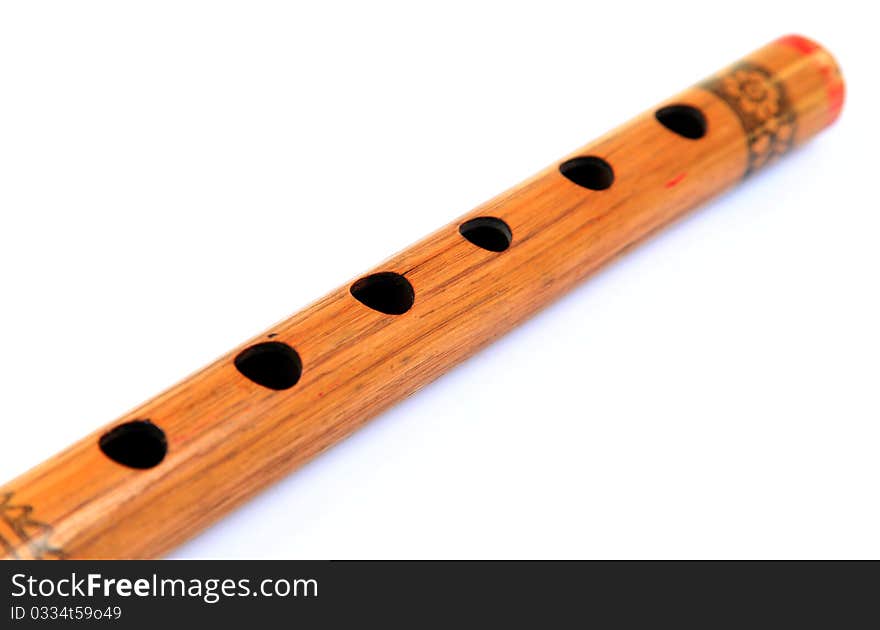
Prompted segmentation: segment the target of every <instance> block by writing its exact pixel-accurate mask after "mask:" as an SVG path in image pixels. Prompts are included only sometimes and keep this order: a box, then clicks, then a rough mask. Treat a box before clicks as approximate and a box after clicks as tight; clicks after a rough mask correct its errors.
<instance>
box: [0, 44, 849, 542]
mask: <svg viewBox="0 0 880 630" xmlns="http://www.w3.org/2000/svg"><path fill="white" fill-rule="evenodd" d="M843 95H844V88H843V80H842V78H841V75H840V71H839V69H838V67H837V64H836V63H835V61H834V60H833V58H832V57H831V55H830V54H829V53H828V52H827V51H826V50H825V49H823V48H822V47H821V46H819V45H818V44H816V43H814V42H812V41H810V40H808V39H806V38H804V37H801V36H797V35H789V36H786V37H782V38H780V39H778V40H776V41H774V42H772V43H770V44H768V45H767V46H765V47H763V48H761V49H759V50H757V51H755V52H754V53H752V54H750V55H748V56H747V57H745V58H744V59H742V60H741V61H739V62H737V63H735V64H734V65H732V66H730V67H728V68H726V69H725V70H723V71H721V72H720V73H718V74H717V75H715V76H713V77H711V78H709V79H708V80H706V81H704V82H702V83H699V84H698V85H696V86H694V87H692V88H690V89H687V90H685V91H683V92H681V93H679V94H678V95H676V96H674V97H673V98H671V99H669V100H668V101H666V102H664V103H662V104H661V105H660V106H659V107H657V108H656V109H652V110H650V111H647V112H645V113H643V114H642V115H640V116H638V117H636V118H635V119H633V120H631V121H630V122H628V123H626V124H624V125H622V126H621V127H618V128H617V129H615V130H614V131H612V132H610V133H608V134H607V135H605V136H603V137H601V138H600V139H598V140H596V141H595V142H592V143H590V144H587V145H585V146H583V147H582V148H580V149H578V150H577V151H575V152H573V153H572V154H570V155H568V156H566V157H565V158H563V159H561V160H560V161H558V162H556V163H554V164H552V165H550V166H549V167H547V168H546V169H545V170H543V171H541V172H540V173H538V174H537V175H535V176H533V177H532V178H530V179H528V180H527V181H525V182H523V183H522V184H520V185H518V186H516V187H514V188H513V189H511V190H509V191H507V192H505V193H502V194H501V195H499V196H498V197H496V198H494V199H492V200H490V201H489V202H487V203H485V204H483V205H482V206H480V207H478V208H476V209H475V210H473V211H472V212H470V213H468V214H466V215H464V216H462V217H461V218H459V219H457V220H456V221H454V222H452V223H450V224H449V225H447V226H445V227H443V228H442V229H440V230H438V231H437V232H435V233H433V234H431V235H430V236H428V237H427V238H425V239H423V240H421V241H420V242H418V243H416V244H415V245H413V246H411V247H410V248H408V249H406V250H404V251H402V252H400V253H398V254H396V255H394V256H392V257H391V258H389V259H388V260H386V261H385V262H383V263H382V264H381V265H379V266H378V267H376V268H375V269H374V270H373V271H372V272H370V273H369V274H366V275H364V276H363V277H360V278H357V279H355V280H354V281H353V282H350V283H348V284H346V285H344V286H342V287H340V288H338V289H336V290H335V291H333V292H331V293H329V294H328V295H326V296H324V297H323V298H321V299H319V300H318V301H316V302H314V303H313V304H311V305H310V306H308V307H307V308H305V309H304V310H302V311H301V312H299V313H297V314H295V315H293V316H292V317H290V318H289V319H287V320H285V321H283V322H280V323H279V324H277V325H275V326H273V327H272V328H270V329H269V330H267V331H265V332H263V333H261V334H260V335H258V336H256V337H254V338H253V339H251V340H249V341H247V342H246V343H244V344H243V345H241V346H240V347H238V348H235V349H234V350H232V351H231V352H229V353H228V354H226V355H224V356H223V357H221V358H220V359H218V360H217V361H216V362H214V363H212V364H211V365H209V366H207V367H206V368H204V369H203V370H201V371H199V372H197V373H196V374H194V375H192V376H191V377H189V378H187V379H186V380H184V381H182V382H181V383H178V384H177V385H175V386H173V387H171V388H170V389H168V390H167V391H165V392H164V393H162V394H160V395H158V396H157V397H155V398H153V399H152V400H150V401H148V402H146V403H145V404H143V405H141V406H139V407H136V408H135V409H133V410H132V411H131V412H130V413H128V414H126V415H125V416H123V417H122V418H120V419H119V420H118V421H116V422H113V423H111V424H109V425H107V426H104V427H102V428H100V429H98V430H97V431H95V432H94V433H92V434H91V435H88V436H86V437H85V438H83V439H82V440H80V441H78V442H76V443H75V444H73V445H72V446H70V447H69V448H67V449H65V450H64V451H62V452H60V453H58V454H57V455H55V456H54V457H52V458H50V459H49V460H47V461H46V462H44V463H42V464H40V465H38V466H36V467H35V468H33V469H32V470H30V471H28V472H26V473H24V474H23V475H21V476H20V477H18V478H17V479H14V480H13V481H11V482H9V483H8V484H6V485H5V486H3V487H2V488H0V557H4V556H5V557H6V558H47V559H48V558H53V559H61V558H150V557H156V556H161V555H162V554H164V553H166V552H167V551H168V550H170V549H171V548H173V547H174V546H175V545H178V544H180V543H181V542H183V541H185V540H186V539H188V538H189V537H191V536H193V535H194V534H196V533H198V532H199V531H201V530H202V529H204V528H205V527H207V526H208V525H210V524H211V523H212V522H214V521H215V520H217V519H218V518H220V517H221V516H223V515H224V514H226V513H227V512H229V511H230V510H232V509H234V508H235V507H236V506H237V505H239V504H241V503H242V502H243V501H245V500H247V499H248V498H249V497H251V496H252V495H254V494H255V493H256V492H258V491H259V490H261V489H262V488H264V487H266V486H267V485H269V484H271V483H272V482H274V481H276V480H278V479H279V478H281V477H282V476H284V475H287V474H288V473H290V472H291V471H293V470H295V469H297V468H298V467H300V466H301V465H302V464H304V463H305V462H306V461H308V460H309V459H311V458H312V457H314V456H315V455H317V454H318V453H320V452H321V451H323V450H325V449H327V448H329V447H330V446H332V445H333V444H335V443H336V442H338V441H340V440H342V439H343V438H345V437H346V436H347V435H349V434H350V433H351V432H353V431H354V430H355V429H357V428H358V427H360V426H361V425H363V424H364V423H365V422H366V421H367V420H369V419H370V418H372V417H373V416H375V415H376V414H378V413H380V412H381V411H382V410H383V409H385V408H387V407H389V406H390V405H392V404H394V403H395V402H397V401H399V400H401V399H403V398H404V397H406V396H409V395H410V394H412V393H413V392H415V391H416V390H418V389H419V388H421V387H422V386H424V385H425V384H427V383H429V382H430V381H431V380H433V379H434V378H436V377H437V376H439V375H440V374H442V373H443V372H445V371H446V370H449V369H450V368H451V367H453V366H454V365H456V364H457V363H459V362H460V361H462V360H464V359H466V358H467V357H469V356H470V355H472V354H473V353H475V352H476V351H478V350H479V349H480V348H482V347H483V346H485V345H486V344H488V343H490V342H491V341H493V340H494V339H495V338H497V337H499V336H500V335H502V334H504V333H505V332H507V331H508V330H509V329H510V328H512V327H513V326H516V325H517V324H519V323H520V322H522V321H524V320H525V319H526V318H528V317H529V316H530V315H532V314H533V313H535V312H536V311H537V310H538V309H540V308H541V307H543V306H545V305H546V304H548V303H549V302H551V301H553V300H554V299H556V298H557V297H559V296H560V295H561V294H563V293H565V292H566V291H567V290H569V289H570V288H571V287H572V286H573V285H575V284H577V283H579V282H581V281H582V280H583V279H584V278H586V277H587V276H589V275H590V274H591V273H592V272H593V271H595V270H596V269H597V268H599V267H601V266H602V265H603V264H604V263H606V262H608V261H609V260H611V259H612V258H614V257H615V256H617V255H618V254H620V253H622V252H624V251H625V250H626V249H627V248H629V247H631V246H633V245H635V244H637V243H638V242H639V241H641V240H642V239H644V238H645V237H647V236H648V235H650V234H652V233H653V232H655V231H656V230H658V229H659V228H661V227H663V226H664V225H666V224H668V223H669V222H671V221H674V220H675V219H676V218H678V217H680V216H682V215H683V214H684V213H686V212H687V211H689V210H691V209H692V208H694V207H695V206H697V205H698V204H700V203H702V202H703V201H705V200H707V199H709V198H711V197H713V196H714V195H717V194H718V193H720V192H722V191H724V190H725V189H727V188H729V187H731V186H733V185H734V184H736V183H738V182H740V181H741V180H742V179H743V178H745V177H746V176H748V175H749V174H751V173H752V172H754V171H756V170H758V169H760V168H762V167H763V166H764V165H765V164H767V163H769V162H771V161H773V160H774V159H776V158H777V157H779V156H781V155H783V154H784V153H786V152H787V151H789V150H790V149H791V148H792V147H794V146H796V145H799V144H801V143H803V142H804V141H806V140H807V139H808V138H810V137H812V136H813V135H815V134H816V133H818V132H819V131H821V130H822V129H824V128H825V127H826V126H828V125H830V124H831V123H832V122H833V121H834V120H835V119H836V117H837V116H838V114H839V113H840V110H841V108H842V105H843ZM6 448H12V445H11V444H10V443H7V445H6Z"/></svg>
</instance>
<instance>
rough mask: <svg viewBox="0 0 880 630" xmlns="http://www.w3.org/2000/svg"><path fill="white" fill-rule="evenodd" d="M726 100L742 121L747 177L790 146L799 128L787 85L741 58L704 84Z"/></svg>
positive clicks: (703, 85)
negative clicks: (745, 138) (746, 145)
mask: <svg viewBox="0 0 880 630" xmlns="http://www.w3.org/2000/svg"><path fill="white" fill-rule="evenodd" d="M702 87H703V88H705V89H707V90H709V91H710V92H712V93H713V94H715V95H716V96H718V97H719V98H721V99H722V100H723V101H724V102H726V103H727V104H728V105H729V106H730V108H731V109H733V111H734V112H736V115H737V116H738V117H739V120H740V122H741V123H742V126H743V130H744V131H745V132H746V137H747V138H748V146H749V163H748V166H747V168H746V172H745V173H744V174H743V176H744V177H745V176H746V175H749V174H750V173H752V172H754V171H756V170H758V169H759V168H761V167H762V166H764V165H765V164H768V163H769V162H772V161H773V160H775V159H776V158H778V157H779V156H781V155H783V154H784V153H786V152H787V151H788V150H789V149H791V147H792V145H793V144H794V135H795V130H796V128H797V121H796V119H795V115H794V111H793V110H792V108H791V104H790V102H789V100H788V96H787V95H786V93H785V87H784V86H783V85H782V84H781V83H779V81H777V80H776V79H774V78H773V75H772V74H770V73H769V72H768V71H767V70H765V69H764V68H761V67H760V66H756V65H755V64H752V63H748V62H742V63H739V64H737V65H735V66H734V67H733V68H732V69H731V70H730V71H729V72H727V73H726V74H723V75H719V76H717V77H713V78H711V79H709V80H707V81H705V82H704V83H703V84H702Z"/></svg>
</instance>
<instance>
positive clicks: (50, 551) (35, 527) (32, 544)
mask: <svg viewBox="0 0 880 630" xmlns="http://www.w3.org/2000/svg"><path fill="white" fill-rule="evenodd" d="M12 496H13V493H12V492H6V493H4V494H0V549H2V551H3V555H4V556H5V557H7V558H14V559H16V560H43V559H46V558H55V559H58V560H63V559H64V558H66V557H67V554H65V553H64V550H62V549H60V548H58V547H53V546H52V543H51V542H50V540H49V539H50V538H51V536H52V526H51V525H48V524H47V523H43V522H41V521H37V520H35V519H34V518H32V514H33V512H34V508H33V507H32V506H30V505H16V504H14V503H13V502H12ZM16 542H17V543H25V545H21V544H14V543H16ZM23 554H24V555H23Z"/></svg>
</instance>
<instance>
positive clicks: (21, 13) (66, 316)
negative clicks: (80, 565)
mask: <svg viewBox="0 0 880 630" xmlns="http://www.w3.org/2000/svg"><path fill="white" fill-rule="evenodd" d="M866 6H869V3H864V2H851V3H844V2H835V3H828V2H820V3H815V4H807V3H804V2H797V3H794V2H791V3H769V2H742V1H738V2H735V3H726V4H725V3H720V4H717V5H715V4H713V3H707V2H690V3H684V2H671V1H667V2H657V3H647V2H645V3H642V2H640V3H633V4H627V3H624V2H602V3H588V2H571V3H556V2H534V3H531V4H516V3H512V2H500V3H494V4H488V3H480V2H467V3H460V4H459V3H450V2H444V3H437V5H436V6H434V7H428V6H427V5H422V4H421V3H403V2H401V3H399V4H386V3H376V2H368V3H366V2H365V3H357V2H351V3H330V2H327V3H301V4H299V5H297V4H294V3H290V2H278V3H269V2H238V3H229V2H204V3H195V2H181V1H180V0H174V1H172V2H159V1H153V2H149V3H119V2H109V1H108V2H76V3H72V2H57V3H25V2H21V3H18V2H4V3H3V4H2V5H0V7H2V8H0V296H2V307H0V348H2V357H0V387H2V398H0V405H2V407H0V409H2V411H0V417H2V423H3V424H2V440H0V480H8V479H11V478H13V477H14V476H16V475H17V474H19V473H21V472H23V471H24V470H26V469H27V468H29V467H31V466H32V465H34V464H36V463H38V462H40V461H41V460H43V459H44V458H46V457H48V456H49V455H51V454H52V453H54V452H56V451H58V450H60V449H62V448H64V447H65V446H66V445H68V444H70V443H71V442H73V441H74V440H75V439H77V438H79V437H81V436H82V435H83V434H85V433H87V432H89V431H91V430H92V429H94V428H96V427H97V426H99V425H102V424H104V423H106V422H108V421H110V420H113V419H114V418H116V417H118V416H120V415H122V414H124V413H125V412H126V411H127V410H128V409H130V408H131V407H133V406H135V405H136V404H137V403H140V402H141V401H143V400H145V399H147V398H149V397H151V396H152V395H154V394H156V393H158V392H159V391H161V390H163V389H164V388H165V387H167V386H169V385H171V384H172V383H174V382H175V381H177V380H179V379H181V378H183V377H184V376H186V375H188V374H189V373H191V372H192V371H194V370H196V369H197V368H199V367H201V366H202V365H203V364H205V363H207V362H209V361H211V360H212V359H214V358H215V357H216V356H218V355H220V354H222V353H224V352H225V351H226V350H228V349H229V348H231V347H233V346H234V345H236V344H237V343H239V342H241V341H242V340H244V339H246V338H248V337H250V336H251V335H253V334H255V333H257V332H259V331H260V330H262V329H264V328H265V327H267V326H269V325H271V324H272V323H274V322H275V321H277V320H279V319H282V318H283V317H285V316H286V315H288V314H290V313H292V312H294V311H295V310H297V309H298V308H300V307H302V306H304V305H306V304H307V303H309V302H311V301H312V300H313V299H315V298H317V297H320V296H321V295H322V294H324V293H325V292H327V291H329V290H330V289H332V288H334V287H336V286H338V285H340V284H343V283H344V282H346V281H347V280H348V279H350V278H352V277H353V276H356V275H357V274H359V273H361V272H363V271H365V270H367V269H369V268H371V267H372V266H373V265H374V264H375V263H378V262H379V261H380V260H382V259H384V258H386V257H387V256H389V255H390V254H392V253H393V252H395V251H397V250H399V249H402V248H404V247H406V246H407V245H408V244H410V243H411V242H413V241H415V240H417V239H419V238H420V237H422V236H424V235H425V234H427V233H428V232H430V231H432V230H433V229H435V228H437V227H439V226H441V225H443V224H445V223H446V222H447V221H449V220H451V219H452V218H454V217H456V216H458V215H459V214H461V213H463V212H465V211H467V210H469V209H470V208H472V207H473V206H475V205H477V204H478V203H480V202H482V201H484V200H486V199H488V198H490V197H492V196H493V195H494V194H496V193H498V192H500V191H502V190H504V189H505V188H507V187H509V186H512V185H514V184H516V183H517V182H518V181H520V180H521V179H523V178H525V177H527V176H529V175H530V174H532V173H533V172H535V171H537V170H538V169H540V168H542V167H543V166H545V165H546V164H549V163H552V162H553V161H555V160H556V159H557V158H558V157H560V156H562V155H563V154H565V153H567V152H568V151H570V150H572V149H574V148H575V147H577V146H580V145H581V144H584V143H586V142H587V141H589V140H591V139H592V138H594V137H596V136H598V135H599V134H601V133H603V132H605V131H607V130H609V129H610V128H612V127H613V126H615V125H617V124H618V123H621V122H623V121H625V120H626V119H628V118H629V117H631V116H633V115H634V114H636V113H638V112H639V111H641V110H644V109H648V108H650V107H652V106H653V105H654V104H655V103H657V102H659V101H660V100H662V99H663V98H665V97H667V96H669V95H671V94H673V93H675V92H676V91H678V90H679V89H681V88H684V87H686V86H687V85H689V84H691V83H694V82H696V81H697V80H699V79H701V78H703V77H704V76H706V75H708V74H710V73H712V72H714V71H715V70H718V69H720V68H721V67H723V66H724V65H726V64H728V63H730V62H732V61H734V60H736V59H737V58H739V57H740V56H742V55H744V54H745V53H747V52H749V51H750V50H752V49H754V48H757V47H759V46H761V45H762V44H764V43H766V42H767V41H769V40H771V39H774V38H776V37H778V36H780V35H783V34H786V33H789V32H800V33H802V34H805V35H808V36H810V37H813V38H816V39H817V40H818V41H820V42H821V43H823V44H824V45H826V46H828V47H829V49H831V50H832V51H833V52H834V53H835V54H836V56H837V58H838V60H839V62H840V64H841V65H842V67H843V70H844V74H845V76H846V78H847V80H848V93H847V104H846V106H845V109H844V112H843V116H842V118H841V119H840V121H839V123H838V124H837V125H836V126H834V127H833V128H831V129H830V130H828V131H827V132H825V134H823V135H822V136H821V137H818V138H817V139H815V140H814V141H813V142H812V143H810V144H809V145H808V146H805V147H803V148H802V149H801V150H798V151H796V152H795V153H794V154H792V155H790V156H788V157H787V158H786V159H785V160H784V161H783V162H780V163H779V164H777V165H776V166H774V167H772V168H771V169H769V170H767V171H765V172H763V173H761V174H759V175H757V176H755V177H753V178H751V179H750V180H749V181H748V182H747V184H746V185H745V186H743V187H741V188H739V189H737V190H736V191H734V192H732V193H730V194H727V195H725V196H724V197H722V198H721V199H718V200H716V201H714V202H712V203H711V204H709V205H708V206H706V207H705V208H703V209H702V210H701V211H699V212H698V213H696V214H694V215H692V216H691V217H690V218H688V219H686V220H685V221H683V222H681V223H679V224H677V225H675V226H673V227H672V228H671V229H669V230H667V231H665V232H664V233H662V234H661V235H660V236H658V237H657V238H654V239H653V240H651V241H649V242H648V243H647V244H645V245H644V246H642V247H640V248H638V249H637V250H636V251H633V252H632V253H631V254H630V255H628V256H627V257H625V258H624V259H622V260H620V261H619V262H616V263H614V264H613V265H612V266H610V267H609V268H607V269H605V270H604V271H602V272H601V273H599V274H598V275H597V276H595V277H594V278H593V279H592V280H591V281H589V282H587V283H586V284H584V285H583V286H581V287H580V288H578V289H576V290H575V291H574V292H573V293H571V294H569V295H568V296H567V297H565V298H564V299H563V300H561V301H560V302H557V303H555V304H553V305H552V306H550V307H549V308H547V309H546V310H545V311H543V312H542V313H541V314H539V315H538V316H537V317H535V318H534V319H532V320H531V321H530V322H528V323H527V324H526V325H524V326H522V327H521V328H519V329H517V330H516V331H515V332H513V333H512V334H510V335H509V336H507V337H505V338H504V339H502V340H501V341H500V342H498V343H496V344H495V345H493V346H492V347H490V348H489V349H488V350H486V351H484V352H482V353H480V354H479V355H478V356H476V357H475V358H474V359H472V360H470V361H468V362H467V363H465V364H464V365H461V366H460V367H459V368H457V369H455V370H453V371H452V372H451V373H449V374H448V375H446V376H444V377H442V378H441V379H440V380H438V381H437V382H435V383H434V384H432V385H431V386H429V387H427V388H426V389H425V390H423V391H422V392H420V393H419V394H418V395H416V396H414V397H412V398H411V399H409V400H407V401H405V402H404V403H402V404H400V405H398V406H397V407H396V408H395V409H394V410H392V411H391V412H389V413H385V414H383V415H382V416H381V417H379V418H377V419H376V420H375V421H374V422H372V423H371V424H370V425H369V426H368V427H367V428H366V429H364V430H362V431H360V432H359V433H358V434H356V435H355V436H353V437H352V438H350V439H348V440H347V441H345V442H344V443H342V444H340V445H338V446H337V447H336V448H334V449H332V450H331V451H330V452H328V453H327V454H325V455H323V456H321V457H320V458H318V459H317V460H315V461H313V462H312V463H311V464H309V465H308V466H306V467H305V468H304V469H302V470H300V471H299V472H298V473H297V474H294V475H292V476H290V477H289V478H287V479H286V480H284V481H283V482H282V483H280V484H278V485H276V486H275V487H273V488H271V489H269V490H268V491H266V492H265V493H263V494H262V495H260V496H259V497H258V498H257V499H256V500H254V501H252V502H251V503H249V504H248V505H247V506H245V507H244V508H243V509H240V510H238V511H237V512H235V513H234V514H232V515H230V516H229V517H228V518H226V519H224V520H223V521H222V522H220V523H219V524H218V525H216V526H215V527H213V528H211V529H210V530H208V531H206V532H205V533H204V534H202V535H200V536H199V537H197V538H195V539H194V540H192V541H191V542H190V543H188V544H186V545H184V546H183V547H181V548H179V549H178V550H176V551H175V552H174V553H173V555H172V557H175V558H205V557H211V558H223V557H236V558H246V557H253V558H274V557H280V558H383V557H393V558H412V557H428V558H451V557H454V558H483V557H490V558H495V557H501V558H508V557H517V558H537V557H553V558H570V557H572V558H574V557H577V558H641V557H648V558H670V557H686V558H708V557H729V558H750V557H758V558H766V557H782V558H789V557H818V558H826V557H847V558H850V557H874V558H876V557H880V536H878V535H877V532H878V531H880V501H878V484H880V456H878V449H880V402H878V376H880V367H878V365H880V359H878V357H880V333H878V330H880V326H878V322H880V304H878V271H880V248H878V240H880V218H878V217H880V203H878V196H877V189H876V182H877V177H878V163H877V159H876V154H877V147H878V141H880V134H878V128H880V126H878V114H877V112H878V103H880V93H878V87H877V85H878V80H880V79H878V73H877V70H876V63H877V60H878V58H880V53H878V45H877V43H876V42H877V36H876V31H875V29H876V21H875V20H874V19H873V18H872V17H871V16H870V15H868V14H867V11H868V9H864V8H860V7H866ZM634 150H638V148H637V147H634Z"/></svg>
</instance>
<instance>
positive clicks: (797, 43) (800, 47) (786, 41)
mask: <svg viewBox="0 0 880 630" xmlns="http://www.w3.org/2000/svg"><path fill="white" fill-rule="evenodd" d="M776 43H777V44H783V45H785V46H791V47H792V48H794V49H795V50H797V51H798V52H800V53H801V54H804V55H809V54H810V53H812V52H816V51H817V50H819V49H820V48H822V47H821V46H820V45H819V44H817V43H816V42H814V41H813V40H812V39H808V38H806V37H804V36H803V35H794V34H792V35H785V36H783V37H780V38H779V39H777V40H776Z"/></svg>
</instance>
